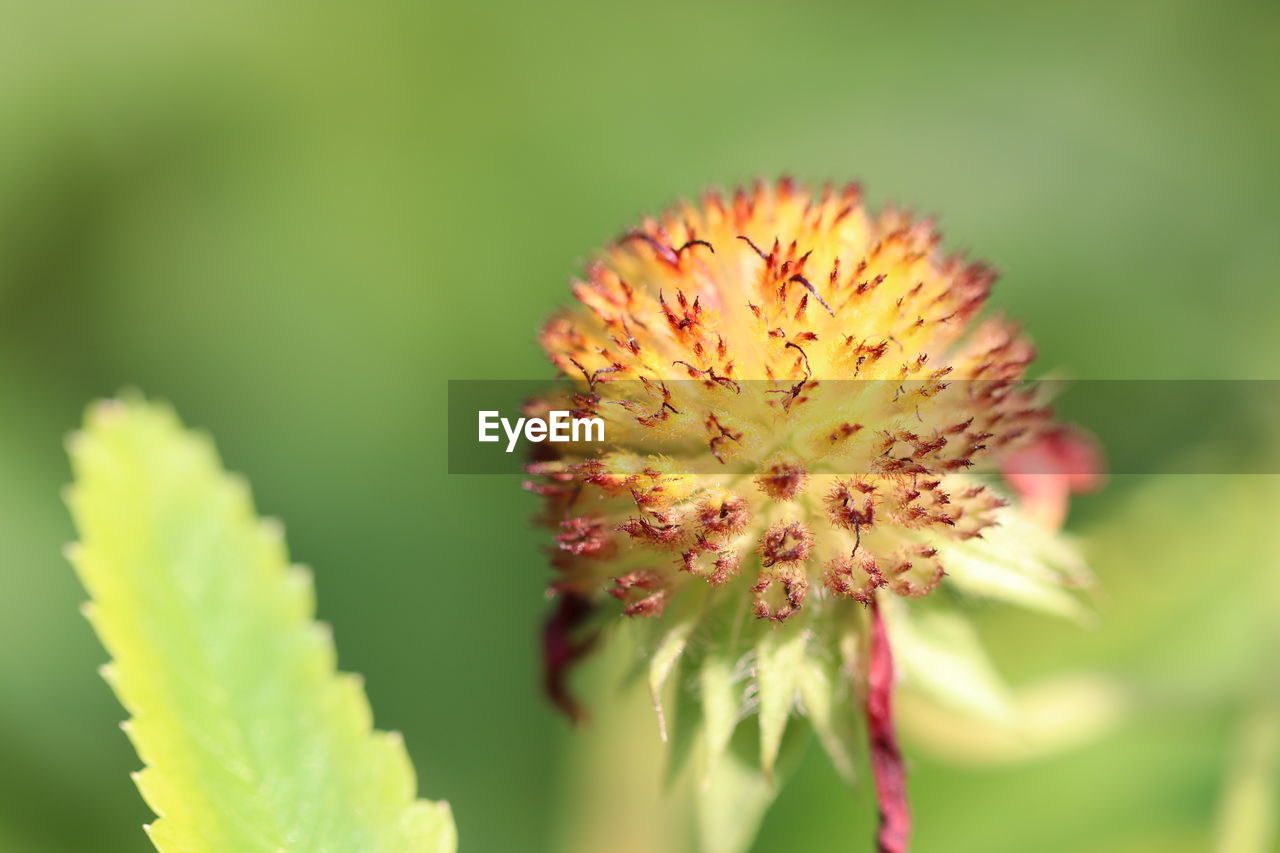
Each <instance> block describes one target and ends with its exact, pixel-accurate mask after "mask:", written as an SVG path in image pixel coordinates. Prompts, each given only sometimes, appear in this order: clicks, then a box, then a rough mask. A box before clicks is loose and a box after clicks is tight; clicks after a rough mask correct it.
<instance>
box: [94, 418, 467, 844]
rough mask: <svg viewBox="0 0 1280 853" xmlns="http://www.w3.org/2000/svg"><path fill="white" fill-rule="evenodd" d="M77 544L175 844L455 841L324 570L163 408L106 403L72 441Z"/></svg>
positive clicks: (114, 680) (153, 790)
mask: <svg viewBox="0 0 1280 853" xmlns="http://www.w3.org/2000/svg"><path fill="white" fill-rule="evenodd" d="M70 451H71V457H72V463H73V468H74V471H75V484H74V486H73V487H72V488H71V489H70V491H69V494H68V503H69V505H70V507H71V510H72V514H73V516H74V518H75V522H76V526H77V528H78V530H79V534H80V544H79V545H78V546H72V548H71V549H70V550H71V557H72V562H73V563H74V565H75V567H76V570H77V572H78V574H79V576H80V579H81V581H82V582H83V583H84V586H85V588H86V589H87V590H88V592H89V595H90V597H91V599H92V602H91V603H90V604H88V605H86V612H87V614H88V616H89V619H90V621H91V622H92V623H93V626H94V628H95V629H96V631H97V633H98V636H99V638H100V639H101V640H102V643H103V645H104V646H105V647H106V649H107V651H108V652H109V653H110V655H111V657H112V659H113V661H112V663H111V664H109V665H108V666H107V667H105V668H104V669H105V675H106V678H107V681H108V682H109V683H110V684H111V686H112V688H113V689H114V690H115V692H116V695H117V696H118V697H119V698H120V701H121V703H122V704H123V705H124V706H125V708H126V710H127V711H128V712H129V713H130V715H131V716H132V719H131V720H130V721H129V722H128V723H127V724H126V730H127V732H128V734H129V737H130V739H131V740H132V741H133V744H134V746H135V747H136V748H137V750H138V754H139V756H140V757H141V759H142V761H143V763H144V764H145V766H146V769H144V770H143V771H142V772H141V773H139V774H137V775H136V779H137V784H138V788H139V789H140V791H141V792H142V796H143V797H144V799H145V800H146V801H147V804H148V805H149V806H150V807H151V808H152V809H153V810H154V811H155V812H156V814H157V815H158V816H159V819H158V820H157V821H156V822H155V823H154V824H152V825H151V826H149V827H148V828H147V831H148V834H149V835H150V837H151V840H152V842H153V843H154V844H155V846H156V847H157V848H158V849H159V850H161V851H165V853H229V852H230V851H234V853H282V851H289V853H302V851H306V853H355V851H359V853H390V851H397V853H400V851H429V853H450V851H453V850H454V849H455V846H456V842H455V837H454V828H453V821H452V818H451V817H450V814H449V809H448V806H447V805H446V804H444V803H431V802H427V801H423V800H417V799H415V797H416V794H415V789H416V782H415V779H414V772H413V768H412V766H411V765H410V763H409V759H408V755H407V753H406V752H405V749H404V745H403V743H402V741H401V738H400V736H399V735H398V734H395V733H389V734H388V733H382V732H375V731H373V730H372V720H371V714H370V710H369V705H368V700H367V699H366V697H365V694H364V689H363V686H362V684H361V682H360V680H359V679H358V678H357V677H356V676H352V675H339V674H337V673H336V672H335V652H334V647H333V642H332V638H331V636H330V632H329V631H328V629H327V628H325V627H324V626H321V625H318V624H316V623H315V622H313V621H312V619H313V614H314V610H315V602H314V594H313V590H312V585H311V578H310V575H309V574H308V573H307V572H306V571H304V570H302V569H299V568H289V565H288V561H287V557H286V552H285V545H284V538H283V534H282V532H281V530H280V527H279V525H276V524H271V523H267V522H262V521H259V520H258V519H257V518H256V516H255V513H254V509H253V505H252V502H251V500H250V497H249V491H248V487H247V486H246V484H245V483H244V482H243V481H241V480H238V479H235V478H232V477H230V476H228V475H227V474H225V473H224V472H223V471H222V469H221V466H220V464H219V462H218V458H217V455H216V453H215V451H214V449H213V447H212V444H211V442H209V441H208V440H207V439H205V438H202V437H199V436H197V435H194V434H192V433H189V432H185V431H184V430H183V429H182V427H181V425H180V424H179V422H178V420H177V418H176V417H175V416H174V415H173V414H172V412H170V411H169V410H168V409H167V408H164V407H161V406H158V405H154V404H148V403H145V402H143V401H141V400H137V399H132V400H128V401H126V402H108V403H102V404H99V405H97V406H95V407H93V408H92V409H91V410H90V412H89V415H88V418H87V425H86V428H85V430H84V431H83V432H81V433H78V434H76V435H75V436H73V437H72V439H71V441H70Z"/></svg>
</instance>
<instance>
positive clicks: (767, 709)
mask: <svg viewBox="0 0 1280 853" xmlns="http://www.w3.org/2000/svg"><path fill="white" fill-rule="evenodd" d="M808 639H809V635H808V634H807V633H805V632H804V631H803V630H801V629H800V628H798V627H795V626H793V625H787V624H783V625H778V626H776V627H774V628H772V629H771V630H766V631H765V632H764V634H763V636H762V637H761V638H760V640H759V642H758V643H757V644H756V685H757V690H758V691H759V697H758V698H759V702H760V767H761V768H762V769H763V770H764V773H765V775H766V776H769V775H770V774H772V772H773V768H774V764H775V762H776V760H777V757H778V748H779V747H780V746H781V745H782V733H783V731H784V730H785V729H786V727H787V719H788V718H789V717H790V716H791V707H792V705H793V704H794V703H795V699H796V690H797V689H798V686H799V680H800V664H801V662H802V661H803V660H804V646H805V643H806V642H807V641H808Z"/></svg>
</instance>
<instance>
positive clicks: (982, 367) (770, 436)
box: [530, 181, 1059, 764]
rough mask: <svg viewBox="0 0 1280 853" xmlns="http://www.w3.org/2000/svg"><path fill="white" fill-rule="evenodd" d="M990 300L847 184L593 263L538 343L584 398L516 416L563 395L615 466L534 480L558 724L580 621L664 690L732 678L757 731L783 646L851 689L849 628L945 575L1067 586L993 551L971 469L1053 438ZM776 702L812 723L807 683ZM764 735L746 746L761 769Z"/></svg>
mask: <svg viewBox="0 0 1280 853" xmlns="http://www.w3.org/2000/svg"><path fill="white" fill-rule="evenodd" d="M994 278H995V275H994V273H993V272H992V270H991V269H990V268H989V267H987V266H986V265H984V264H981V263H973V262H969V261H966V260H964V259H962V258H961V257H959V256H955V255H947V254H945V253H943V252H942V251H941V250H940V248H939V236H938V234H937V232H936V231H935V230H934V229H933V227H932V225H931V224H930V223H928V222H917V221H913V220H912V219H911V217H909V216H908V215H906V214H904V213H901V212H898V211H892V210H891V211H886V212H883V213H880V214H878V215H877V214H872V213H870V212H869V211H868V210H867V209H866V208H865V207H864V206H863V204H862V201H861V197H860V194H859V190H858V187H857V186H848V187H845V188H844V189H842V190H838V191H836V190H833V189H830V188H828V189H824V190H823V191H821V192H820V193H819V194H818V195H817V196H816V197H815V196H814V195H813V194H812V193H811V192H810V191H808V190H807V189H804V188H802V187H799V186H796V185H795V184H793V183H791V182H790V181H781V182H779V183H777V184H774V185H758V186H756V187H754V188H753V189H752V190H750V191H743V192H738V193H736V194H734V195H733V196H731V197H725V196H721V195H719V194H716V193H711V194H708V195H706V196H704V197H703V199H702V201H701V203H699V204H696V205H690V204H686V205H682V206H678V207H676V208H675V209H673V210H671V211H669V212H668V213H666V214H665V215H663V216H661V217H660V218H657V219H647V220H645V221H644V222H642V223H641V224H640V225H639V227H637V228H636V229H635V230H633V231H631V232H629V233H627V234H625V235H624V236H623V237H622V238H621V239H620V240H619V241H618V242H617V243H616V244H614V245H613V246H610V247H609V248H607V249H606V250H605V251H604V252H603V253H602V254H601V255H600V256H599V257H598V258H597V259H596V261H595V262H594V263H592V264H591V265H590V267H589V268H588V270H587V273H586V276H585V278H584V279H583V280H581V281H578V282H575V283H574V285H573V294H574V296H575V298H576V301H577V304H575V305H573V306H572V307H571V308H570V309H569V310H566V311H565V312H564V313H562V314H560V315H558V316H556V317H554V318H553V319H552V320H551V321H550V322H549V323H548V324H547V325H546V327H545V329H544V330H543V332H542V335H541V338H540V340H541V344H542V347H543V348H544V349H545V350H546V352H547V354H548V356H549V357H550V359H551V361H552V362H553V363H554V364H555V365H556V366H557V367H558V368H559V369H560V370H561V371H562V372H563V373H564V374H565V375H566V376H568V377H570V378H571V379H573V380H575V381H576V383H577V388H576V390H574V391H572V392H563V393H559V394H548V395H547V396H546V397H544V398H543V399H541V400H539V401H537V402H535V403H533V404H531V407H530V408H531V411H536V410H539V409H551V408H564V405H565V395H566V394H567V395H568V397H570V398H571V399H570V404H571V407H572V408H573V409H574V410H575V412H576V413H577V414H580V415H583V416H587V415H589V416H591V417H599V418H602V419H603V420H604V422H605V425H606V426H605V434H606V436H607V444H606V445H603V446H598V445H597V446H586V445H581V444H580V445H560V446H559V448H561V449H558V450H556V451H555V452H554V453H552V454H548V455H546V456H544V457H543V458H541V459H539V461H537V462H535V463H534V464H533V465H531V466H530V470H531V472H532V473H533V474H535V475H536V478H535V481H534V482H532V483H531V484H530V487H531V488H533V489H534V490H535V491H537V492H539V493H540V494H541V495H543V496H544V499H545V506H544V514H543V519H544V520H545V521H546V523H547V524H548V525H550V526H551V527H553V528H554V529H555V531H556V539H555V547H554V550H553V554H554V557H553V563H554V565H555V568H556V571H557V576H556V579H555V582H554V584H553V587H552V589H553V592H554V593H555V594H556V595H557V596H559V597H560V608H559V609H558V610H557V612H556V615H555V617H554V618H553V619H552V621H551V623H550V624H549V626H548V630H547V636H546V643H547V648H546V651H547V655H548V678H549V683H550V684H549V686H550V687H551V690H552V693H553V695H555V696H556V698H557V701H559V702H560V703H561V704H562V705H563V706H564V707H566V709H572V708H573V705H572V702H571V700H570V699H569V698H568V696H567V694H566V693H565V691H564V686H563V683H562V678H563V670H564V667H565V666H566V665H567V664H568V663H569V662H571V661H572V660H573V659H574V658H575V657H576V656H577V655H578V654H580V653H581V652H582V651H583V650H584V649H585V641H584V640H583V639H582V638H581V636H580V633H578V632H580V631H581V630H582V628H583V626H585V625H586V624H587V623H588V620H589V619H590V618H592V617H594V618H596V619H599V618H602V617H604V616H608V615H609V614H615V613H616V614H618V615H620V616H622V617H624V618H626V617H629V618H630V619H632V620H633V621H634V620H641V621H650V622H653V623H654V624H655V626H656V627H655V631H654V632H655V640H654V649H653V655H654V663H655V669H656V671H655V672H654V676H653V679H652V680H653V681H654V684H655V691H656V690H658V689H659V688H660V686H661V683H662V682H664V681H665V680H666V678H667V676H668V675H669V674H670V673H671V672H672V671H673V669H674V668H675V663H673V661H674V660H676V659H678V658H679V657H680V655H681V654H682V653H686V652H687V654H685V658H686V659H687V660H686V662H687V663H689V664H690V666H692V667H693V670H691V672H694V675H696V669H697V667H699V666H701V665H702V663H703V662H704V661H705V660H706V659H708V658H710V657H715V656H717V655H719V656H721V657H723V658H725V659H726V660H727V661H728V662H729V664H730V665H731V668H732V671H733V672H735V673H737V675H736V676H735V679H736V680H735V681H734V682H733V685H734V686H733V689H732V691H731V694H732V695H733V697H734V705H735V708H736V709H737V710H738V712H739V713H741V712H748V713H749V712H752V711H758V712H759V713H760V714H761V718H762V719H761V723H762V726H764V725H767V723H766V720H765V719H764V717H765V716H766V706H767V705H769V703H770V702H773V701H775V700H774V699H773V698H772V697H770V696H769V695H768V694H769V692H770V690H771V687H772V685H771V684H770V683H766V682H769V680H770V676H769V674H768V673H769V670H768V662H767V661H766V660H765V656H766V655H769V654H773V653H774V652H776V650H777V649H778V648H781V647H782V646H783V645H785V644H786V643H788V642H792V639H793V638H794V643H793V645H794V646H795V650H794V654H795V655H796V658H795V661H796V662H797V664H796V665H797V668H798V669H799V670H803V669H804V667H805V666H806V665H808V663H814V664H815V665H822V666H825V665H826V664H827V663H828V662H835V664H836V665H839V666H843V667H844V669H845V672H847V673H848V674H849V675H851V676H852V681H853V682H854V683H857V682H858V680H859V678H860V676H859V672H864V671H865V668H866V667H865V661H861V662H860V661H859V659H858V654H857V652H856V647H857V646H858V643H859V641H860V640H862V641H864V640H865V638H866V635H867V631H868V630H869V629H868V618H867V616H866V608H864V607H863V606H862V605H867V604H872V603H873V602H875V601H877V600H878V599H879V600H884V599H885V597H886V596H888V597H891V598H892V597H900V598H901V597H905V598H916V597H920V596H925V595H927V594H928V593H930V592H931V591H933V590H935V589H936V588H937V587H938V586H939V585H940V584H946V583H947V581H948V576H949V575H952V574H954V573H956V572H959V573H960V574H962V575H963V577H964V578H965V580H966V581H969V582H970V583H968V585H967V586H966V585H964V584H962V588H961V591H966V590H967V591H981V590H978V589H975V588H974V587H975V586H980V585H981V583H980V582H979V583H977V584H974V583H972V581H973V578H974V577H975V572H973V571H962V569H965V568H967V567H971V566H973V565H975V564H976V563H980V562H982V561H983V560H990V559H996V558H998V559H1000V560H1006V561H1010V562H1018V563H1020V564H1021V565H1023V566H1024V568H1025V567H1026V566H1027V565H1030V564H1035V565H1034V566H1032V568H1029V569H1027V572H1026V574H1031V573H1034V574H1036V576H1037V578H1039V579H1041V580H1042V579H1043V578H1044V577H1046V576H1048V577H1052V578H1053V579H1054V580H1055V581H1056V580H1057V579H1059V578H1058V576H1057V575H1055V574H1054V573H1055V571H1056V570H1055V568H1053V567H1051V566H1043V565H1039V564H1040V563H1041V562H1043V560H1042V557H1043V554H1042V552H1043V551H1044V550H1045V547H1044V545H1043V543H1040V544H1035V543H1036V541H1038V540H1042V539H1047V537H1048V536H1049V534H1045V535H1044V536H1037V535H1030V534H1028V535H1023V536H1019V537H1017V538H1016V540H1009V537H1008V536H1007V535H1006V536H1005V537H1004V539H1001V538H1000V537H994V540H993V537H991V536H990V535H989V534H990V533H991V532H992V531H994V530H995V529H997V528H998V527H1000V526H1002V525H1003V526H1005V527H1007V528H1010V529H1013V530H1025V529H1026V528H1027V527H1028V525H1026V524H1024V523H1022V522H1021V521H1019V520H1018V516H1017V514H1016V509H1015V508H1013V507H1010V506H1009V505H1008V500H1009V499H1008V498H1007V497H1006V496H1005V495H1003V494H1002V493H1000V492H998V491H997V490H996V487H995V485H994V484H993V483H992V482H989V481H988V479H987V478H985V477H984V476H983V474H982V473H981V472H984V471H997V470H999V468H1000V466H1001V465H1002V463H1004V462H1005V461H1006V460H1008V459H1009V458H1011V457H1012V456H1013V454H1015V453H1017V452H1019V449H1020V448H1024V447H1027V446H1029V445H1031V444H1033V443H1034V442H1036V441H1037V440H1038V439H1039V438H1040V437H1042V436H1045V435H1047V434H1050V433H1051V432H1052V431H1053V430H1054V429H1055V427H1054V424H1053V421H1052V418H1051V413H1050V411H1049V410H1048V409H1047V408H1046V407H1045V406H1044V405H1043V402H1042V400H1041V399H1040V395H1039V393H1038V391H1037V390H1036V389H1035V387H1034V386H1032V385H1029V384H1027V383H1025V382H1024V379H1023V373H1024V370H1025V369H1026V367H1027V365H1028V363H1029V362H1030V361H1031V360H1032V358H1033V350H1032V347H1031V345H1030V344H1029V343H1028V342H1027V341H1026V340H1025V339H1024V338H1022V337H1021V336H1020V335H1019V334H1018V332H1017V331H1016V330H1015V329H1014V328H1012V327H1011V326H1010V325H1009V324H1008V323H1006V322H1004V321H1002V320H999V319H990V320H986V321H983V322H978V321H977V320H976V317H977V315H978V313H979V311H980V310H981V309H982V307H983V305H984V303H985V301H986V299H987V296H988V293H989V292H990V289H991V285H992V282H993V280H994ZM565 448H567V449H565ZM1006 540H1008V541H1006ZM993 541H994V544H993ZM1011 541H1014V542H1032V544H1031V545H1030V546H1028V547H1027V548H1026V549H1025V553H1009V548H1010V547H1015V549H1017V548H1021V547H1022V546H1018V545H1013V546H1011V545H1010V544H1009V543H1010V542H1011ZM993 548H995V549H1000V548H1003V549H1004V551H1005V553H1003V554H1001V553H995V554H994V556H993V553H992V551H993ZM949 560H952V561H954V565H952V564H951V563H949ZM977 575H978V576H981V573H980V572H979V573H977ZM1020 576H1021V575H1020ZM744 614H745V617H746V618H743V616H744ZM752 617H755V618H752ZM842 644H843V645H842ZM695 657H696V658H697V660H696V661H694V660H690V659H692V658H695ZM806 662H808V663H806ZM691 677H692V676H691ZM836 681H838V682H840V683H847V682H848V681H849V679H839V678H837V679H836ZM683 687H684V685H682V687H681V689H683ZM780 689H782V690H783V693H784V694H785V695H783V696H782V697H781V698H779V699H777V700H776V703H777V704H778V705H779V706H780V707H782V708H783V709H784V710H783V713H782V718H783V722H784V723H785V720H786V717H787V716H788V715H789V714H790V713H791V712H792V711H793V710H795V709H796V708H799V709H801V710H804V711H806V712H807V713H808V715H809V716H810V717H813V716H814V714H813V713H812V711H813V709H812V707H810V706H812V705H813V703H814V702H815V701H816V700H815V699H813V698H810V699H809V700H808V701H807V702H796V701H795V700H796V697H797V696H799V693H798V692H797V691H799V690H800V689H801V686H800V684H799V682H791V683H789V684H787V685H786V686H784V687H783V688H780ZM788 691H789V692H788ZM705 704H706V703H705V701H704V705H705ZM768 725H772V724H768ZM778 737H780V735H775V734H773V733H771V732H765V731H763V730H762V760H764V762H765V763H766V764H768V763H769V762H770V761H771V758H772V756H771V753H772V752H773V751H775V750H776V743H775V741H776V740H777V738H778Z"/></svg>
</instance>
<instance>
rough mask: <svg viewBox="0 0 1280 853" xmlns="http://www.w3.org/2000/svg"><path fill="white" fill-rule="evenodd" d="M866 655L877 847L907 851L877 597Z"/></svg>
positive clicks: (885, 852) (887, 657)
mask: <svg viewBox="0 0 1280 853" xmlns="http://www.w3.org/2000/svg"><path fill="white" fill-rule="evenodd" d="M867 658H868V667H867V700H866V712H867V737H868V739H869V740H870V752H871V775H872V777H873V778H874V780H875V787H876V804H877V806H878V808H879V810H880V828H879V831H878V833H877V834H876V849H877V850H879V853H905V851H906V850H907V849H908V846H909V839H910V837H911V807H910V806H909V805H908V803H907V771H906V768H905V767H904V766H903V764H902V751H901V750H900V749H899V748H898V735H897V732H896V730H895V729H894V722H893V651H892V650H891V649H890V648H889V635H888V633H887V632H886V631H885V627H884V617H883V616H881V614H880V603H879V601H878V600H877V599H876V598H874V597H873V598H872V599H871V632H870V639H869V640H868V653H867Z"/></svg>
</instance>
